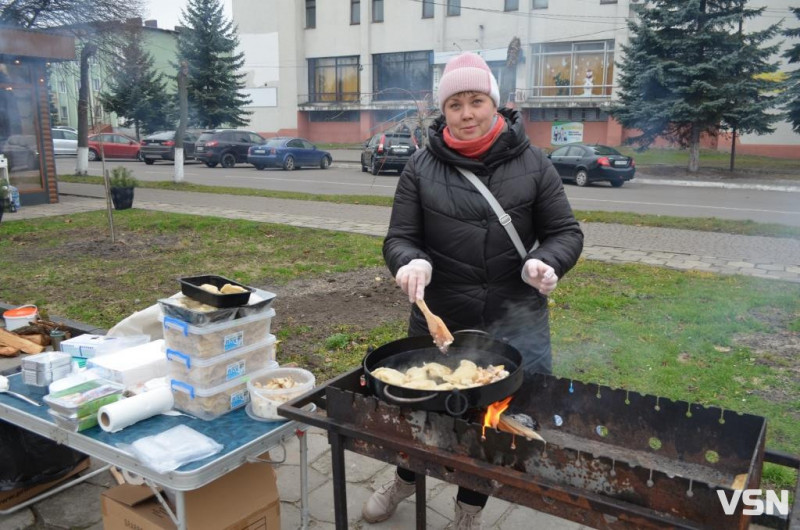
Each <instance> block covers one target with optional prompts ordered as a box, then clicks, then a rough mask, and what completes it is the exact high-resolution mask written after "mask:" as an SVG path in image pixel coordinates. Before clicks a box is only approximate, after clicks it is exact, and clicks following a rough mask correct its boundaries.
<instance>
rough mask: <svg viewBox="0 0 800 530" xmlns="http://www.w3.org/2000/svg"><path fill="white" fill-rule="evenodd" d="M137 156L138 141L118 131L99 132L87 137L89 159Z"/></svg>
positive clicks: (135, 157)
mask: <svg viewBox="0 0 800 530" xmlns="http://www.w3.org/2000/svg"><path fill="white" fill-rule="evenodd" d="M103 157H106V158H131V159H137V158H139V142H137V141H136V139H135V138H131V137H130V136H128V135H125V134H120V133H101V134H94V135H92V136H90V137H89V161H90V162H91V161H93V160H100V159H101V158H103Z"/></svg>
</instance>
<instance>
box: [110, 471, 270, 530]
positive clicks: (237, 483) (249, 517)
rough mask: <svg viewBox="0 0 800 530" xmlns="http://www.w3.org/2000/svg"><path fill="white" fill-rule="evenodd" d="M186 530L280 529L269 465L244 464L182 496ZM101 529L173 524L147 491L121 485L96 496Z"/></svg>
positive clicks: (167, 529) (156, 529)
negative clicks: (99, 505) (100, 509)
mask: <svg viewBox="0 0 800 530" xmlns="http://www.w3.org/2000/svg"><path fill="white" fill-rule="evenodd" d="M184 498H185V500H186V524H187V528H188V529H189V530H253V529H257V530H279V529H280V527H281V515H280V499H279V498H278V485H277V482H276V479H275V472H274V471H273V469H272V466H271V465H269V464H264V463H247V464H244V465H242V466H241V467H239V468H237V469H235V470H233V471H231V472H230V473H228V474H227V475H224V476H222V477H220V478H218V479H217V480H215V481H213V482H211V483H210V484H207V485H205V486H203V487H202V488H200V489H197V490H194V491H187V492H185V494H184ZM101 501H102V508H103V528H104V529H105V530H131V529H136V530H173V529H175V528H176V526H175V523H173V522H172V519H170V517H169V514H167V512H166V510H164V507H163V506H161V504H159V502H158V500H157V499H156V498H155V496H154V495H153V492H152V491H151V490H150V488H148V487H147V486H134V485H131V484H123V485H121V486H117V487H115V488H112V489H109V490H107V491H105V492H104V493H103V494H102V497H101Z"/></svg>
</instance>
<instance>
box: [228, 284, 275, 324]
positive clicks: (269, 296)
mask: <svg viewBox="0 0 800 530" xmlns="http://www.w3.org/2000/svg"><path fill="white" fill-rule="evenodd" d="M275 296H276V295H275V293H271V292H269V291H264V290H263V289H256V288H253V293H252V294H251V295H250V299H249V300H248V301H247V304H246V305H243V306H239V308H238V310H237V313H236V316H237V318H244V317H249V316H252V315H257V314H259V313H263V312H264V311H266V310H268V309H269V308H270V306H271V305H272V301H273V300H275Z"/></svg>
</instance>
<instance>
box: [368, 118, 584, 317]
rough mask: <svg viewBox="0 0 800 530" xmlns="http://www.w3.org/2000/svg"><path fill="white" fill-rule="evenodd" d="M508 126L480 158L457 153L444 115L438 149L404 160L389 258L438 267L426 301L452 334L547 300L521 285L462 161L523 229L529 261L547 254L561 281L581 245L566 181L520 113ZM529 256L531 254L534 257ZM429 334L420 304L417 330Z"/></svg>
mask: <svg viewBox="0 0 800 530" xmlns="http://www.w3.org/2000/svg"><path fill="white" fill-rule="evenodd" d="M500 113H501V114H502V115H503V116H504V117H505V119H506V122H507V124H508V129H507V130H506V131H505V132H503V133H502V134H501V135H500V137H499V138H498V139H497V141H496V142H495V143H494V145H492V147H491V148H490V150H489V152H488V153H486V154H485V155H484V156H483V157H482V158H481V159H480V160H474V159H469V158H466V157H463V156H462V155H460V154H458V153H457V152H455V151H453V150H452V149H450V148H449V147H448V146H447V145H446V144H445V143H444V138H443V135H442V131H443V130H444V127H445V123H444V119H443V118H440V119H439V120H437V121H436V122H435V123H434V124H433V125H432V126H431V127H430V129H429V131H428V136H429V140H430V142H429V143H430V145H429V147H428V148H426V149H422V150H420V151H418V152H417V153H415V154H414V156H412V158H411V160H409V162H408V163H407V164H406V167H405V169H404V170H403V174H402V175H401V176H400V181H399V182H398V185H397V190H396V192H395V198H394V207H393V209H392V216H391V223H390V226H389V232H388V234H387V236H386V239H385V240H384V244H383V255H384V259H385V260H386V263H387V265H388V267H389V269H390V270H391V272H392V274H393V275H396V274H397V270H398V269H399V268H400V267H402V266H403V265H406V264H407V263H408V262H409V261H411V260H412V259H417V258H421V259H425V260H428V261H429V262H430V263H431V264H432V265H433V277H432V280H431V283H430V285H429V286H428V287H427V288H426V289H425V300H426V302H427V303H428V306H429V307H430V308H431V310H432V311H433V312H434V313H436V314H438V315H439V316H441V317H442V318H443V319H444V321H445V323H446V324H447V325H448V327H450V328H451V329H452V330H458V329H470V328H479V329H487V328H488V327H489V326H490V325H491V324H492V323H493V322H495V321H497V320H499V319H502V318H503V317H504V315H505V314H506V313H507V312H508V311H509V310H510V309H511V308H512V307H515V308H516V309H520V307H519V304H522V306H524V308H525V309H526V310H534V311H537V310H539V309H543V308H545V307H546V303H547V301H546V298H545V297H544V296H542V295H540V294H539V292H538V291H537V290H536V289H534V288H532V287H530V286H529V285H527V284H526V283H524V282H523V281H522V278H521V273H522V265H523V263H524V261H523V260H522V259H521V258H520V256H519V254H518V253H517V251H516V249H515V248H514V244H513V243H512V242H511V239H510V238H509V236H508V233H507V232H506V231H505V229H504V228H503V226H502V225H501V224H500V223H499V221H498V219H497V216H496V215H495V214H494V212H493V211H492V209H491V207H490V206H489V203H488V202H487V201H486V199H484V198H483V196H482V195H481V194H480V193H479V192H478V190H477V189H475V188H474V187H473V186H472V184H470V183H469V181H467V180H466V179H465V178H464V177H463V176H462V175H461V174H460V173H459V172H458V171H457V170H456V169H455V167H454V166H456V165H459V166H461V167H464V168H466V169H469V170H471V171H473V172H474V173H475V174H476V175H477V176H478V177H479V178H481V180H482V181H483V183H484V184H486V186H487V187H488V188H489V190H490V191H491V192H492V194H493V195H494V196H495V198H496V199H497V201H498V202H499V203H500V205H501V206H502V207H503V209H504V210H505V211H506V213H507V214H509V215H510V216H511V219H512V222H513V223H514V226H515V227H516V229H517V232H519V235H520V238H521V239H522V242H523V244H524V246H525V248H527V249H530V248H532V247H533V246H534V243H535V241H536V240H537V239H538V240H539V242H540V246H539V247H538V248H537V249H536V250H532V251H530V252H529V253H528V256H527V258H536V259H540V260H542V261H543V262H545V263H547V264H548V265H550V266H551V267H553V268H554V269H555V272H556V274H557V275H558V276H559V278H561V277H563V276H564V274H565V273H566V272H567V271H568V270H570V269H571V268H572V267H573V266H574V265H575V263H576V262H577V260H578V257H579V256H580V253H581V250H582V249H583V233H582V232H581V229H580V226H579V224H578V222H577V221H576V220H575V217H574V216H573V214H572V209H571V208H570V205H569V203H568V201H567V197H566V194H565V193H564V189H563V187H562V185H561V179H560V177H559V176H558V174H557V173H556V170H555V168H553V165H552V164H551V163H550V160H548V159H547V157H546V156H544V154H543V153H542V152H541V151H540V150H539V149H537V148H535V147H533V146H531V145H530V142H529V141H528V138H527V136H526V135H525V131H524V129H523V126H522V117H521V116H520V114H519V112H518V111H515V110H508V109H501V110H500ZM527 258H526V259H527ZM414 328H416V329H421V330H424V329H426V328H425V322H424V318H423V317H422V315H421V314H420V312H419V310H417V309H416V307H415V308H414V311H413V314H412V319H411V329H412V330H413V329H414Z"/></svg>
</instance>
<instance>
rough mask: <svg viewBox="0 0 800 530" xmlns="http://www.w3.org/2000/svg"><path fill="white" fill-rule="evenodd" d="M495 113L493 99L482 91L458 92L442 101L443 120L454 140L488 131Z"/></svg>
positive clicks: (477, 136) (469, 138) (469, 137)
mask: <svg viewBox="0 0 800 530" xmlns="http://www.w3.org/2000/svg"><path fill="white" fill-rule="evenodd" d="M496 113H497V107H496V106H495V104H494V101H493V100H492V98H490V97H489V95H488V94H484V93H482V92H459V93H458V94H455V95H452V96H450V97H449V98H447V101H445V102H444V120H445V122H447V126H448V127H449V128H450V134H452V135H453V137H455V139H456V140H472V139H475V138H480V137H481V136H483V135H484V134H486V133H487V132H489V129H491V128H492V123H493V122H494V115H495V114H496Z"/></svg>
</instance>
